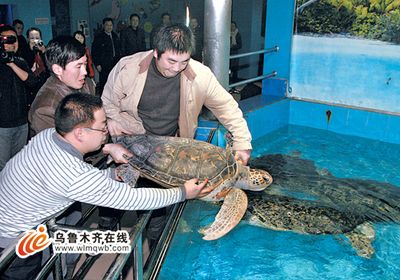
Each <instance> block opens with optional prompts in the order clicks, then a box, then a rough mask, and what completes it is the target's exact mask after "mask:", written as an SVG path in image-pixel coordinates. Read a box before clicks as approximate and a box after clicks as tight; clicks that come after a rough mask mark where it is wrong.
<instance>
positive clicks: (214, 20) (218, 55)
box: [204, 0, 232, 89]
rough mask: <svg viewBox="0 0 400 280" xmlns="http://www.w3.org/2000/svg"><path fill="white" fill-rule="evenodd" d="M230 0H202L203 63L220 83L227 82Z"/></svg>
mask: <svg viewBox="0 0 400 280" xmlns="http://www.w3.org/2000/svg"><path fill="white" fill-rule="evenodd" d="M231 10H232V0H205V1H204V19H205V20H204V64H205V65H207V66H208V67H210V68H211V71H212V72H213V73H214V75H215V76H216V77H217V80H218V81H219V82H220V84H221V85H222V86H223V87H224V88H225V89H227V88H228V84H229V52H230V47H229V45H230V43H229V34H230V27H231Z"/></svg>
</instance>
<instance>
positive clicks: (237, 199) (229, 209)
mask: <svg viewBox="0 0 400 280" xmlns="http://www.w3.org/2000/svg"><path fill="white" fill-rule="evenodd" d="M246 209H247V195H246V193H245V192H244V191H242V190H240V189H237V188H232V189H231V190H230V191H229V193H228V194H227V195H226V197H225V199H224V203H223V204H222V206H221V210H220V211H219V212H218V214H217V216H216V217H215V220H214V222H213V223H212V224H211V225H210V226H209V227H208V228H207V229H206V230H204V232H202V233H203V234H204V237H203V239H204V240H215V239H218V238H220V237H222V236H224V235H225V234H227V233H228V232H230V231H231V230H232V229H233V228H234V227H235V226H236V225H237V224H238V223H239V222H240V220H241V219H242V217H243V215H244V214H245V213H246Z"/></svg>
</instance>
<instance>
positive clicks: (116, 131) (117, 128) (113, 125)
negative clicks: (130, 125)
mask: <svg viewBox="0 0 400 280" xmlns="http://www.w3.org/2000/svg"><path fill="white" fill-rule="evenodd" d="M107 127H108V133H110V135H111V136H119V135H123V134H126V135H131V134H133V131H131V130H129V129H125V128H123V127H122V125H121V124H120V123H119V122H117V121H114V120H112V119H108V120H107Z"/></svg>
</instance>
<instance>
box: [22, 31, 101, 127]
mask: <svg viewBox="0 0 400 280" xmlns="http://www.w3.org/2000/svg"><path fill="white" fill-rule="evenodd" d="M46 63H47V66H48V69H50V70H51V72H52V75H51V76H50V77H49V78H48V79H47V81H46V82H45V83H44V85H43V86H42V87H41V88H40V90H39V92H38V94H37V96H36V98H35V100H34V101H33V103H32V106H31V109H30V111H29V121H30V124H31V130H33V132H34V134H37V133H39V132H40V131H42V130H44V129H46V128H51V127H54V113H55V110H56V108H57V106H58V104H59V103H60V101H61V99H62V98H63V97H65V96H66V95H68V94H71V93H73V92H86V93H90V94H93V95H94V94H95V85H94V83H93V81H92V80H91V79H89V78H87V77H86V75H87V72H86V64H87V58H86V52H85V47H84V46H83V45H82V44H80V43H79V42H78V41H77V40H76V39H75V38H73V37H71V36H61V37H57V38H55V39H53V40H51V41H50V42H49V44H48V46H47V48H46Z"/></svg>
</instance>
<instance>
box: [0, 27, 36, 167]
mask: <svg viewBox="0 0 400 280" xmlns="http://www.w3.org/2000/svg"><path fill="white" fill-rule="evenodd" d="M0 35H1V42H0V44H1V46H0V47H1V52H2V54H1V56H2V59H1V61H0V171H1V170H2V169H3V168H4V166H5V165H6V163H7V161H8V160H9V159H10V158H11V157H13V156H14V155H15V154H16V153H17V152H19V150H21V149H22V148H23V147H24V145H25V144H26V141H27V138H28V103H27V99H28V94H29V92H28V90H27V88H26V87H28V88H33V87H34V86H35V85H36V83H37V79H36V78H35V77H34V76H33V73H32V71H31V70H30V69H29V67H28V65H27V64H26V62H25V61H24V60H23V59H21V58H20V57H17V56H15V54H16V53H17V51H18V40H17V32H16V31H15V29H14V28H13V27H11V26H9V25H1V26H0Z"/></svg>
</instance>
